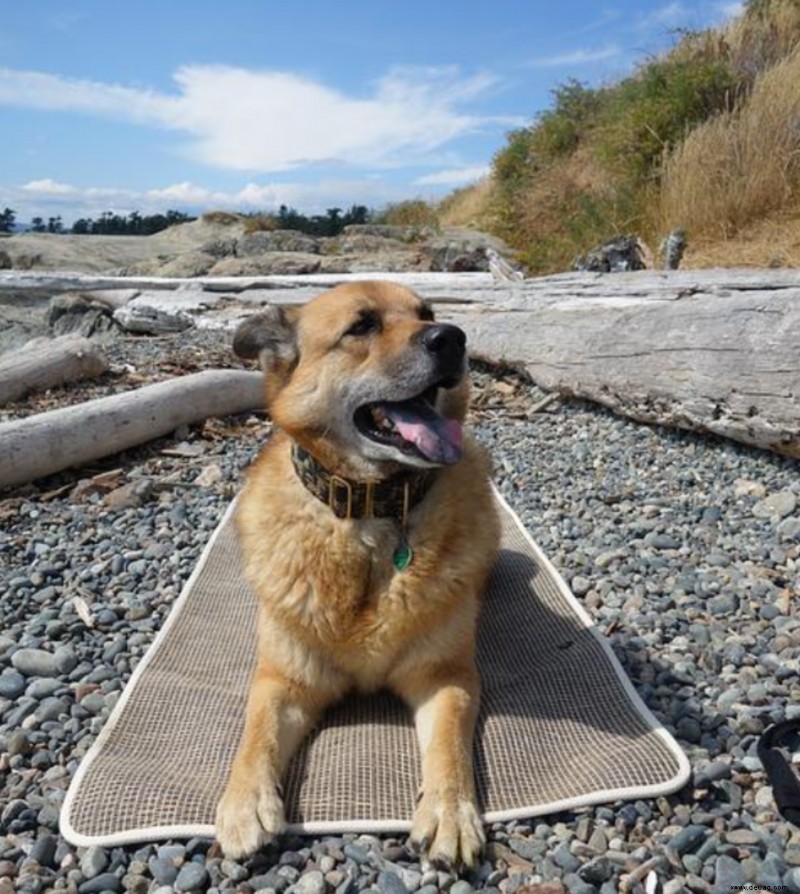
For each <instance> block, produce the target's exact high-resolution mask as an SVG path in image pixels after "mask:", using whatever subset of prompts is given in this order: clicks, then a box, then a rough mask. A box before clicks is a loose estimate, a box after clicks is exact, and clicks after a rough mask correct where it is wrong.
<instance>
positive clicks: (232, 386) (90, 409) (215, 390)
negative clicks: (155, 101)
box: [0, 369, 264, 488]
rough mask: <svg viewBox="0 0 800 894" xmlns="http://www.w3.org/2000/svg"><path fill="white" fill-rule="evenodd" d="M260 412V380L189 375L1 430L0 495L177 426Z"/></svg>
mask: <svg viewBox="0 0 800 894" xmlns="http://www.w3.org/2000/svg"><path fill="white" fill-rule="evenodd" d="M263 406H264V386H263V376H262V375H261V373H256V372H242V371H239V370H230V369H220V370H208V371H206V372H200V373H194V374H192V375H188V376H182V377H180V378H177V379H171V380H169V381H167V382H159V383H158V384H156V385H147V386H145V387H144V388H139V389H137V390H136V391H126V392H124V393H122V394H115V395H112V396H111V397H101V398H99V399H97V400H90V401H87V402H85V403H82V404H77V405H75V406H72V407H64V408H62V409H59V410H51V411H50V412H47V413H39V414H37V415H35V416H29V417H27V418H25V419H19V420H15V421H12V422H6V423H3V424H2V425H0V488H4V487H11V486H13V485H17V484H24V483H25V482H28V481H34V480H35V479H37V478H42V477H44V476H45V475H52V474H53V473H55V472H60V471H61V470H63V469H68V468H71V467H72V466H77V465H81V464H83V463H87V462H91V461H92V460H96V459H100V458H101V457H104V456H110V455H111V454H113V453H118V452H119V451H121V450H127V449H128V448H130V447H135V446H137V445H139V444H144V443H146V442H147V441H151V440H153V439H154V438H158V437H161V436H162V435H166V434H169V433H170V432H172V431H174V430H175V429H176V428H178V427H179V426H181V425H189V424H191V423H193V422H200V421H201V420H203V419H206V418H208V417H209V416H227V415H229V414H232V413H243V412H246V411H247V410H254V409H259V408H261V407H263Z"/></svg>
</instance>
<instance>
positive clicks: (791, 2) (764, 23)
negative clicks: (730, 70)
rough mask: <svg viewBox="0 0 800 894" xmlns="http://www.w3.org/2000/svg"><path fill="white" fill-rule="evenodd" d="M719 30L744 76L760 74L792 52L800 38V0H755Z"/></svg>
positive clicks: (751, 79)
mask: <svg viewBox="0 0 800 894" xmlns="http://www.w3.org/2000/svg"><path fill="white" fill-rule="evenodd" d="M712 33H719V34H720V36H721V38H722V41H723V42H724V45H725V50H726V52H727V55H728V59H729V60H730V62H731V64H732V65H733V67H734V68H735V70H736V71H737V72H738V74H739V75H740V76H741V77H744V78H745V79H747V80H750V81H751V82H752V81H753V80H754V79H755V78H756V76H757V75H758V74H759V73H760V72H762V71H764V70H765V69H767V68H769V67H770V66H772V65H775V64H776V63H777V62H779V61H780V60H781V59H784V58H785V57H786V56H788V55H790V54H791V53H792V52H793V51H794V50H795V48H796V47H797V42H798V40H799V39H800V3H798V2H797V0H755V2H751V3H750V4H749V6H748V8H747V10H746V12H745V13H744V15H740V16H737V17H736V18H735V19H733V20H731V22H730V23H729V24H728V25H727V26H726V27H725V28H724V29H723V30H722V31H721V32H712Z"/></svg>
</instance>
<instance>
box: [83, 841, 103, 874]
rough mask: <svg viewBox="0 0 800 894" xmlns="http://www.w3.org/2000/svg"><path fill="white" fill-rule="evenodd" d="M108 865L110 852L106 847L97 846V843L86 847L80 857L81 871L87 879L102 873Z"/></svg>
mask: <svg viewBox="0 0 800 894" xmlns="http://www.w3.org/2000/svg"><path fill="white" fill-rule="evenodd" d="M107 866H108V854H107V853H106V850H105V848H102V847H97V846H96V845H95V846H92V847H88V848H86V851H85V852H84V854H83V856H82V857H81V859H80V867H81V872H82V873H83V874H84V876H85V877H86V878H87V879H89V878H94V877H95V876H97V875H100V873H101V872H103V871H104V870H105V869H106V867H107Z"/></svg>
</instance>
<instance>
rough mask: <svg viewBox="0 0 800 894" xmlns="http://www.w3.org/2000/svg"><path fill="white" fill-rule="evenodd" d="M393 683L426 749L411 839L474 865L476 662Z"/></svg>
mask: <svg viewBox="0 0 800 894" xmlns="http://www.w3.org/2000/svg"><path fill="white" fill-rule="evenodd" d="M393 688H394V689H395V690H396V691H397V692H398V694H399V695H400V696H401V697H402V698H403V699H405V701H406V702H408V704H409V705H410V706H411V708H412V710H413V711H414V722H415V725H416V729H417V737H418V739H419V744H420V749H421V751H422V792H421V795H420V799H419V802H418V804H417V808H416V810H415V812H414V822H413V826H412V829H411V840H412V842H414V843H416V844H418V845H419V846H420V847H421V848H422V849H423V850H424V851H427V854H428V856H429V857H430V859H431V860H433V861H435V862H440V863H444V864H446V865H450V866H457V865H458V864H459V863H463V864H465V865H466V866H473V865H474V864H475V863H476V862H477V859H478V856H479V854H480V852H481V850H482V848H483V845H484V842H485V837H484V833H483V824H482V823H481V819H480V815H479V814H478V809H477V805H476V800H475V781H474V777H473V766H472V740H473V736H474V732H475V719H476V717H477V713H478V704H479V700H480V682H479V679H478V673H477V671H476V669H475V667H474V664H472V663H470V664H465V665H463V666H460V667H456V668H453V667H452V666H448V667H443V668H420V669H418V670H417V671H415V672H414V673H412V674H404V675H403V678H402V679H401V680H399V681H393Z"/></svg>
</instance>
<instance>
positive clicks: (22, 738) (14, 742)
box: [6, 729, 33, 757]
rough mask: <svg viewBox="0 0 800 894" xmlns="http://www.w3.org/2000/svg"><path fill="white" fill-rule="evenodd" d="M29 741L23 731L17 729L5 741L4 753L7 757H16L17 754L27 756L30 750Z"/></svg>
mask: <svg viewBox="0 0 800 894" xmlns="http://www.w3.org/2000/svg"><path fill="white" fill-rule="evenodd" d="M32 747H33V746H32V745H31V742H30V739H29V738H28V734H27V733H26V732H25V730H21V729H17V730H14V731H13V732H12V733H10V734H9V736H8V739H7V740H6V751H7V752H8V755H9V757H16V756H17V755H18V754H28V753H30V751H31V749H32Z"/></svg>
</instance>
